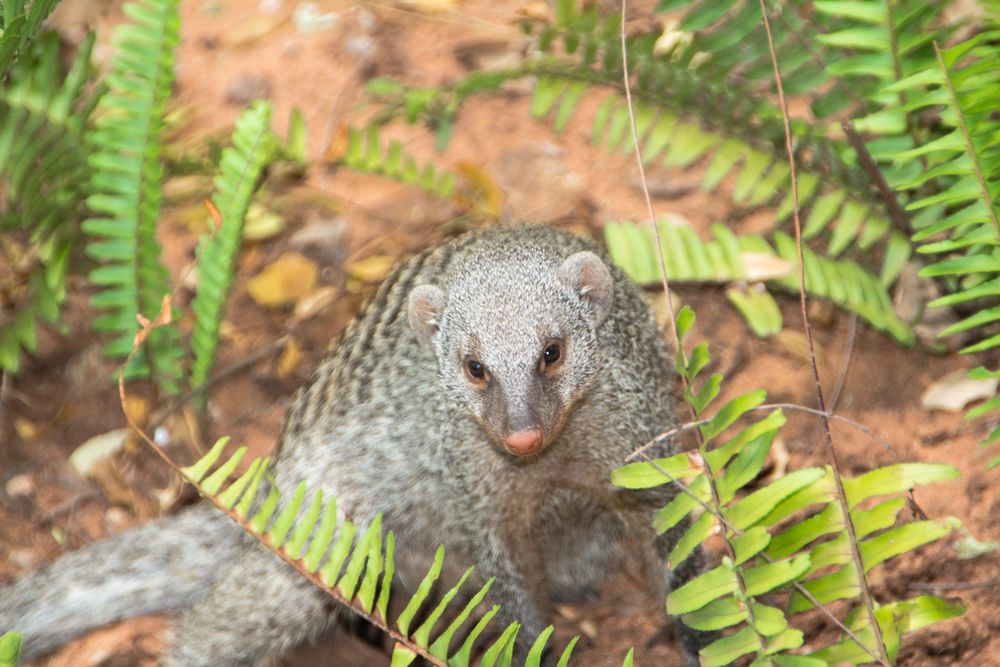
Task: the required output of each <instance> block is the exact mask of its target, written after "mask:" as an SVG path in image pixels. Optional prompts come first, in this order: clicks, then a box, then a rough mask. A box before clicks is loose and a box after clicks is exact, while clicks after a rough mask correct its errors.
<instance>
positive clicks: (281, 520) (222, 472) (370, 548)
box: [154, 438, 631, 667]
mask: <svg viewBox="0 0 1000 667" xmlns="http://www.w3.org/2000/svg"><path fill="white" fill-rule="evenodd" d="M228 440H229V439H228V438H221V439H220V440H219V441H217V442H216V443H215V445H214V446H213V447H212V449H211V450H210V451H209V453H208V454H206V455H205V456H204V457H203V458H202V459H201V460H199V461H198V462H197V463H195V464H194V465H191V466H188V467H186V468H181V469H180V472H181V474H182V476H183V477H184V478H185V480H187V481H188V482H190V483H191V484H193V485H194V486H195V487H196V488H197V489H198V491H199V492H200V493H201V494H202V495H203V496H205V497H206V498H207V499H208V500H209V501H211V502H212V503H213V504H214V505H215V506H216V507H218V508H219V509H220V510H222V511H223V512H225V513H226V514H227V515H229V516H230V517H231V518H232V519H233V520H234V521H236V522H237V523H239V525H240V526H241V527H242V528H243V529H244V530H246V531H247V532H248V533H250V534H251V535H253V536H254V537H256V538H257V539H258V540H259V541H260V542H261V543H262V544H264V545H265V546H266V547H267V548H268V549H270V550H271V551H273V552H275V553H276V554H278V555H279V556H280V557H281V558H282V559H283V560H284V561H285V562H287V563H288V564H289V565H291V566H292V567H293V568H295V569H296V570H297V571H298V572H299V573H300V574H302V575H303V576H304V577H306V578H307V579H308V580H309V581H310V582H312V583H313V584H314V585H315V586H317V587H318V588H320V589H321V590H323V591H324V592H326V593H327V594H329V595H330V596H331V597H333V598H334V599H336V600H337V601H338V602H340V603H341V604H343V605H345V606H347V607H349V608H350V609H351V610H352V611H353V612H355V613H356V614H358V615H359V616H361V617H362V618H365V619H366V620H368V621H369V622H370V623H372V624H373V625H375V626H376V627H378V628H380V629H381V630H382V631H383V632H385V633H386V634H387V635H389V636H390V637H392V639H393V640H394V641H395V642H396V647H395V650H394V653H393V657H392V664H393V665H408V664H410V663H411V662H413V661H414V660H415V659H416V658H417V657H418V656H419V657H422V658H424V659H425V660H427V661H428V662H430V663H431V664H433V665H442V666H444V665H449V666H451V667H467V666H468V665H469V664H471V660H472V655H473V647H474V645H475V643H476V642H477V640H478V639H479V638H480V637H481V636H482V634H483V632H484V631H485V630H486V628H487V627H488V625H489V623H490V621H491V620H492V619H493V618H494V616H495V615H496V613H497V612H498V611H499V607H498V606H496V605H494V606H492V607H491V608H490V610H489V611H488V612H487V613H486V614H485V615H484V616H483V617H482V618H481V619H479V620H478V621H477V622H476V623H475V624H474V625H473V627H472V628H471V630H470V631H469V632H468V634H466V636H465V639H464V640H463V641H462V643H461V644H460V645H453V644H455V638H456V636H457V635H458V633H459V631H460V630H461V629H462V627H463V626H464V625H465V624H466V623H467V621H468V620H469V619H470V616H471V615H472V613H473V611H474V610H475V608H476V607H477V606H478V605H479V604H480V603H481V602H482V601H483V600H484V598H486V596H487V593H488V591H489V589H490V586H491V584H492V580H490V581H487V582H486V583H485V584H484V585H483V586H482V587H480V588H479V589H477V590H476V591H475V592H474V593H473V594H472V595H471V597H469V598H468V601H467V602H466V603H465V605H464V606H463V607H462V608H461V610H459V611H458V614H457V616H455V617H454V620H453V621H452V622H451V623H450V624H448V625H447V626H445V627H442V626H441V625H440V624H439V620H440V618H441V616H442V614H443V613H444V611H445V610H446V609H447V608H448V606H449V604H450V602H451V600H452V599H454V598H455V596H456V595H457V594H458V593H459V591H460V590H461V589H462V587H463V585H464V584H465V582H466V580H467V579H468V578H469V576H470V575H471V573H472V571H473V568H469V569H468V570H466V572H465V574H464V575H463V576H462V578H461V579H460V581H459V582H458V583H457V584H455V586H454V587H452V588H451V589H450V590H448V591H447V592H445V593H444V594H443V595H442V596H441V598H440V600H439V601H438V603H437V604H436V606H428V605H429V604H432V601H431V600H430V597H429V596H430V593H431V589H432V587H433V585H434V583H435V582H436V581H437V579H438V576H439V575H440V573H441V570H442V564H443V559H444V548H443V547H438V550H437V553H436V554H435V557H434V561H433V564H432V565H431V567H430V569H429V570H428V572H427V574H426V575H425V577H424V578H423V580H422V581H421V582H420V584H419V585H418V586H417V587H416V591H415V592H414V594H413V595H412V597H411V598H410V599H409V601H408V603H407V605H406V607H405V608H404V610H403V611H402V612H401V613H400V614H399V616H397V617H396V619H395V620H394V621H393V620H391V619H390V618H389V613H388V607H389V597H390V595H391V587H392V583H393V575H394V549H395V538H394V535H393V533H392V531H389V532H387V533H383V529H382V523H381V515H376V516H375V518H374V519H373V520H372V521H371V522H370V523H369V524H368V525H367V526H363V525H357V524H355V523H354V522H352V521H351V520H349V519H347V518H346V517H345V516H344V515H343V512H338V509H337V501H336V498H333V497H329V496H325V495H324V493H323V491H322V490H319V491H317V492H316V493H315V494H313V495H311V496H309V495H308V494H307V490H306V487H305V484H304V483H302V484H300V485H299V486H297V487H296V489H295V491H294V493H293V494H291V497H289V496H288V495H286V494H282V493H281V492H279V490H278V489H277V488H276V487H275V486H274V484H273V482H272V481H271V480H270V478H269V476H268V474H267V470H268V460H267V459H266V458H265V459H254V460H253V461H252V462H251V463H250V465H249V466H248V467H247V468H246V469H245V471H244V472H243V473H242V474H241V475H239V476H238V477H237V478H236V479H235V480H234V481H232V482H231V483H227V480H229V479H230V478H231V476H232V475H233V473H234V471H235V470H236V469H237V467H238V466H239V464H240V463H241V462H242V460H243V458H244V456H245V455H246V448H245V447H240V448H239V449H237V450H236V451H235V452H234V453H233V454H232V455H231V456H229V457H228V458H225V459H223V457H222V453H223V451H224V449H225V448H226V445H227V443H228ZM154 447H155V445H154ZM156 449H157V451H158V452H159V453H160V455H161V456H162V457H164V459H165V460H167V461H168V462H169V463H170V465H171V466H174V465H175V464H173V463H172V462H170V460H169V458H167V457H166V455H165V453H164V452H162V451H161V450H160V449H159V448H158V447H156ZM261 498H263V500H262V501H261ZM279 508H280V509H279ZM422 608H424V611H425V612H426V618H425V620H424V621H423V622H421V623H420V625H419V626H417V627H413V623H414V620H415V618H416V616H417V613H418V612H419V611H420V610H421V609H422ZM519 630H520V625H519V624H518V623H516V622H515V623H511V624H510V625H509V626H507V628H505V629H504V631H503V632H502V633H501V634H500V637H499V638H498V639H497V640H496V641H494V642H493V643H492V644H490V645H489V646H487V647H486V648H485V650H484V652H483V655H482V658H481V660H480V662H479V664H480V665H510V664H511V655H512V651H513V648H514V638H515V637H516V635H517V633H518V631H519ZM551 633H552V627H551V626H550V627H549V628H547V629H546V630H545V631H544V632H543V633H542V634H541V635H539V636H538V638H537V639H536V641H535V642H534V644H533V646H532V648H531V650H530V651H529V654H528V657H527V660H526V662H525V665H526V667H540V665H541V664H542V663H541V659H542V655H543V652H544V649H545V647H546V646H547V644H548V641H549V638H550V636H551ZM575 644H576V641H575V640H574V641H573V642H571V643H570V644H569V645H568V646H567V647H566V648H565V649H564V650H563V652H562V654H561V658H560V660H559V663H558V664H559V665H566V664H568V661H569V658H570V655H571V653H572V650H573V647H574V646H575ZM624 664H626V665H628V664H631V652H630V653H629V656H627V657H626V660H625V663H624Z"/></svg>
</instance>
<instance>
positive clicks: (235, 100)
mask: <svg viewBox="0 0 1000 667" xmlns="http://www.w3.org/2000/svg"><path fill="white" fill-rule="evenodd" d="M270 96H271V81H270V80H269V79H265V78H264V77H260V76H253V75H250V76H243V77H240V78H239V79H236V81H234V82H233V83H231V84H229V87H228V88H226V103H227V104H232V105H235V106H240V107H242V106H246V105H247V104H250V102H253V101H254V100H263V99H267V98H269V97H270Z"/></svg>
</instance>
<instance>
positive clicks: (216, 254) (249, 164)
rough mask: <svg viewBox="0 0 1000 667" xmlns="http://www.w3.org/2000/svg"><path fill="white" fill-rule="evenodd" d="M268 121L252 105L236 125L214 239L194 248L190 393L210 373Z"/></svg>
mask: <svg viewBox="0 0 1000 667" xmlns="http://www.w3.org/2000/svg"><path fill="white" fill-rule="evenodd" d="M270 121H271V105H270V104H269V103H268V102H255V103H254V104H253V105H252V106H251V107H250V108H248V109H247V110H246V111H244V112H243V113H242V114H241V115H240V117H239V119H237V121H236V128H235V130H233V136H232V143H233V145H232V146H231V147H228V148H226V149H224V150H223V151H222V157H221V158H220V160H219V173H218V175H217V176H216V177H215V195H214V196H213V197H212V202H213V204H214V205H215V207H216V209H217V210H218V211H219V213H220V214H221V216H222V220H221V222H220V223H219V228H218V229H217V230H216V232H215V234H214V235H206V236H204V237H203V238H202V239H201V242H200V243H199V252H198V257H199V261H198V291H197V294H196V295H195V298H194V302H193V303H192V304H191V310H192V311H193V312H194V328H193V330H192V332H191V342H190V345H191V352H192V354H193V356H194V358H193V361H192V363H191V378H190V384H191V387H192V389H197V388H198V387H201V385H202V384H204V382H205V381H206V380H207V379H208V374H209V372H210V371H211V369H212V362H213V361H214V359H215V350H216V347H217V346H218V343H219V326H220V325H221V324H222V318H223V316H224V315H225V305H226V296H227V295H228V294H229V288H230V286H231V284H232V282H233V276H234V275H235V273H236V257H237V254H238V253H239V249H240V240H241V237H242V233H243V222H244V220H245V218H246V214H247V209H248V208H249V206H250V201H251V199H252V198H253V194H254V191H255V190H256V188H257V182H258V180H259V179H260V175H261V173H262V172H263V170H264V167H265V165H266V164H267V162H268V161H269V160H270V159H271V157H272V155H273V153H274V151H275V149H276V148H277V139H276V137H275V136H274V135H273V134H272V132H271V129H270Z"/></svg>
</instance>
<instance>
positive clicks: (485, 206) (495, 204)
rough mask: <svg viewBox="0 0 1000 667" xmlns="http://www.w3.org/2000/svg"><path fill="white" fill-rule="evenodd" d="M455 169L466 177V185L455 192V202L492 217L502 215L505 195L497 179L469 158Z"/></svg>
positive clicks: (459, 163)
mask: <svg viewBox="0 0 1000 667" xmlns="http://www.w3.org/2000/svg"><path fill="white" fill-rule="evenodd" d="M455 169H456V171H458V173H459V174H460V175H461V176H462V178H463V179H465V187H463V188H460V189H459V190H458V191H457V192H456V194H455V197H454V199H455V203H457V204H458V205H459V206H462V207H463V208H467V209H470V210H473V211H478V212H481V213H483V214H485V215H488V216H490V217H492V218H498V217H500V213H501V211H502V210H503V200H504V196H503V190H502V189H501V188H500V186H499V185H498V184H497V182H496V180H495V179H494V178H493V177H492V176H491V175H490V174H489V173H488V172H487V171H486V170H485V169H483V168H482V167H481V166H479V165H478V164H476V163H475V162H470V161H468V160H462V161H460V162H458V163H457V164H456V165H455Z"/></svg>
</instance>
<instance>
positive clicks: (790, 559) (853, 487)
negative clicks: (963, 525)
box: [612, 307, 964, 665]
mask: <svg viewBox="0 0 1000 667" xmlns="http://www.w3.org/2000/svg"><path fill="white" fill-rule="evenodd" d="M693 324H694V314H693V312H692V311H691V310H690V309H689V308H687V307H685V308H683V309H682V310H681V312H680V313H679V314H678V316H677V321H676V327H677V334H678V339H679V340H680V341H681V346H680V347H679V350H678V354H677V370H678V372H679V373H680V374H681V375H682V376H683V377H684V378H685V380H686V389H685V396H684V398H685V401H686V402H687V403H688V404H689V405H690V406H691V407H692V409H693V411H694V414H695V417H696V418H697V419H698V420H699V421H700V422H701V424H700V426H699V432H700V436H701V441H702V445H701V446H700V447H699V450H698V456H692V455H691V453H682V454H677V455H675V456H671V457H667V458H661V459H656V460H653V461H644V462H638V463H630V464H628V465H626V466H624V467H622V468H619V469H617V470H615V471H614V473H613V474H612V482H613V483H614V484H616V485H617V486H620V487H623V488H628V489H647V488H652V487H655V486H660V485H663V484H680V485H681V487H682V492H679V493H678V494H677V495H676V496H675V497H674V499H673V500H672V501H670V502H669V503H668V504H667V505H665V506H664V507H663V508H661V509H660V510H659V511H658V512H657V513H656V515H655V517H654V524H653V525H654V528H655V529H656V530H657V531H658V532H664V531H666V530H669V529H672V528H677V527H680V526H684V528H683V530H684V534H683V536H682V537H681V539H680V540H679V541H678V542H677V544H676V546H675V547H674V549H673V551H672V552H671V553H670V555H669V563H670V567H671V568H674V567H677V566H678V565H679V564H680V563H682V562H683V561H684V560H685V559H686V558H688V557H689V556H690V555H691V554H692V553H693V552H694V550H695V549H696V548H697V547H698V546H699V545H700V544H702V543H703V542H704V541H705V540H707V539H708V538H709V537H710V536H712V535H714V534H716V533H718V532H721V534H722V535H723V536H724V539H725V541H726V543H727V545H728V546H727V553H728V554H729V556H727V557H726V558H724V559H723V562H722V564H720V565H719V566H718V567H716V568H715V569H712V570H710V571H708V572H705V573H703V574H702V575H700V576H699V577H698V578H696V579H693V580H692V581H690V582H688V583H687V584H685V585H684V586H681V587H679V588H677V589H676V590H674V591H672V592H671V593H670V594H669V595H668V596H667V610H668V612H669V613H671V614H673V615H679V616H680V617H681V620H682V621H683V622H684V623H686V624H687V625H689V626H691V627H692V628H695V629H698V630H705V631H708V630H724V629H728V631H729V633H728V634H726V635H724V636H723V637H721V638H720V639H718V640H717V641H715V642H714V643H712V644H710V645H709V646H708V647H706V648H705V649H704V650H703V651H702V652H701V654H700V655H701V663H702V664H703V665H726V664H729V663H731V662H733V661H735V660H737V659H739V658H740V657H742V656H746V655H754V656H755V657H756V659H757V660H759V661H764V662H762V663H761V664H765V663H766V661H768V660H770V659H771V658H772V657H773V658H774V659H775V660H776V661H778V664H798V663H785V662H781V661H780V660H779V659H778V656H781V655H783V654H786V653H787V652H789V651H796V650H798V649H800V648H801V647H802V646H803V640H804V638H803V633H802V632H801V631H799V630H797V629H795V628H792V627H790V626H789V621H790V620H792V619H793V618H794V617H795V616H796V615H797V614H799V613H802V612H804V611H807V610H809V609H811V608H812V602H811V601H809V599H808V598H807V597H805V593H809V594H810V595H811V596H812V597H813V599H815V600H816V601H817V602H818V603H819V604H825V603H827V602H832V601H834V600H850V601H852V602H853V603H854V604H853V606H854V611H852V612H851V613H850V614H849V615H847V616H846V617H845V618H844V619H843V621H842V622H843V623H844V624H845V626H846V627H848V628H850V629H851V630H852V631H853V632H854V633H855V635H856V636H857V637H858V638H859V639H861V641H862V642H863V643H865V644H866V645H867V647H868V649H869V651H866V650H865V649H863V648H862V647H861V646H859V645H857V644H856V643H855V642H854V640H853V639H849V638H844V639H842V640H838V641H837V642H836V643H834V644H832V645H830V646H826V647H817V648H814V649H813V650H812V652H811V653H810V654H809V657H810V658H811V660H814V661H816V663H815V664H826V663H825V662H822V663H821V662H819V661H820V660H824V661H825V660H828V659H830V658H831V657H835V658H836V659H835V660H834V661H835V662H837V663H838V664H841V663H849V664H861V663H867V662H870V661H871V652H870V651H875V649H874V648H873V647H875V643H874V633H873V632H872V629H871V623H870V620H869V618H868V617H867V615H866V614H865V613H864V612H863V607H862V606H860V605H858V604H857V602H858V599H859V598H860V595H861V589H860V587H859V584H858V579H857V576H858V575H857V571H856V570H855V569H854V564H853V559H852V551H851V549H852V546H851V543H850V541H849V538H848V533H847V531H846V530H845V525H846V524H845V519H844V515H843V512H842V510H841V505H840V503H839V502H838V500H837V495H836V487H835V482H834V478H833V474H832V471H831V470H830V469H829V468H826V469H823V468H806V469H802V470H797V471H795V472H792V473H789V474H786V475H784V476H783V477H781V478H779V479H777V480H776V481H773V482H771V483H769V484H765V485H763V486H759V487H757V488H756V489H754V490H752V491H751V490H749V489H748V488H747V487H748V485H750V484H751V482H753V481H754V480H756V479H757V477H758V475H759V474H760V473H761V471H762V470H763V467H764V464H765V463H766V461H767V458H768V453H769V451H770V448H771V444H772V442H773V441H774V438H775V436H776V434H777V432H778V429H780V428H781V426H782V425H783V424H784V423H785V417H784V415H783V414H782V411H781V410H780V409H773V410H771V411H770V412H769V413H768V414H767V416H765V417H763V418H762V419H759V420H757V421H756V422H754V423H751V424H750V425H748V426H744V427H742V428H737V426H736V425H737V423H738V422H739V421H740V420H743V419H745V418H747V417H748V416H749V415H750V413H751V412H753V411H756V410H758V409H760V408H762V407H763V404H764V400H765V393H764V392H763V391H756V392H750V393H748V394H743V395H741V396H737V397H736V398H734V399H732V400H730V401H729V402H727V403H726V404H725V405H723V406H722V407H721V408H719V409H718V410H717V411H715V412H714V413H713V412H711V411H710V410H709V409H708V408H709V407H710V406H711V405H712V404H713V403H714V401H715V400H716V398H717V396H718V394H719V389H720V383H721V379H722V378H721V376H719V375H718V374H715V375H712V376H711V377H710V378H708V379H707V380H705V381H703V382H700V381H699V377H700V375H701V373H702V370H703V369H704V368H705V366H706V365H707V364H708V362H709V360H710V358H709V354H708V348H707V346H706V345H705V344H701V345H698V346H697V347H695V348H694V349H693V350H692V352H691V353H690V354H688V353H686V352H685V351H684V350H685V349H686V348H685V347H684V345H683V343H684V340H685V337H686V335H687V333H688V332H689V331H690V330H691V327H692V325H693ZM698 385H700V387H699V388H696V386H698ZM726 434H729V436H728V437H727V436H726ZM958 474H959V472H958V470H956V469H955V468H953V467H951V466H946V465H931V464H905V463H904V464H899V465H894V466H888V467H885V468H878V469H876V470H873V471H871V472H869V473H866V474H864V475H862V476H860V477H857V478H853V479H845V480H844V488H845V492H846V496H847V500H848V509H849V512H850V521H851V522H852V523H853V525H854V529H855V532H856V534H857V536H858V539H859V543H858V545H857V548H858V550H859V552H860V558H861V562H862V563H863V567H864V571H865V572H868V571H870V570H871V569H873V568H874V567H877V566H878V565H880V564H881V563H883V562H885V561H887V560H889V559H891V558H893V557H895V556H897V555H900V554H902V553H906V552H908V551H912V550H913V549H916V548H917V547H919V546H922V545H924V544H928V543H930V542H933V541H935V540H938V539H941V538H942V537H944V536H945V535H947V534H949V533H950V532H951V531H952V530H953V529H954V528H955V527H956V526H957V525H958V522H957V520H955V519H950V518H949V519H943V520H928V521H914V522H909V523H898V521H897V515H898V513H899V512H900V510H901V509H902V508H903V507H904V505H905V498H903V497H902V496H901V494H904V493H906V492H908V491H909V490H910V489H912V488H914V486H916V485H921V484H928V483H933V482H939V481H945V480H949V479H954V478H955V477H957V476H958ZM884 496H890V498H889V499H882V498H883V497H884ZM876 499H879V501H878V502H876ZM789 519H794V520H792V521H789ZM785 596H787V597H788V599H789V600H790V605H789V607H788V611H787V612H783V611H782V610H780V609H778V608H777V607H775V606H774V604H775V600H776V599H778V598H780V597H785ZM887 607H888V608H891V609H892V610H893V613H885V612H884V611H882V610H884V609H885V608H887ZM879 609H880V611H879V612H878V614H877V615H876V616H877V620H878V623H879V626H880V628H881V630H882V635H883V636H884V637H886V638H887V640H886V643H887V647H886V648H887V651H888V653H889V655H890V658H891V659H892V658H894V656H895V655H896V652H897V651H898V648H899V643H898V638H899V637H900V636H901V635H902V634H904V633H906V632H911V631H913V630H916V629H918V628H920V627H924V626H925V625H928V624H930V623H932V622H935V621H937V620H944V619H947V618H952V617H954V616H958V615H961V614H962V613H963V612H964V608H963V607H962V606H961V605H956V604H954V603H950V602H947V601H945V600H942V599H940V598H936V597H921V598H915V599H913V600H903V601H895V602H890V603H887V604H885V605H882V606H881V607H880V608H879ZM786 659H788V660H796V659H799V658H798V657H795V658H793V657H792V655H791V654H788V655H787V658H786ZM755 664H756V663H755ZM802 664H814V663H813V662H805V663H802Z"/></svg>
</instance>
